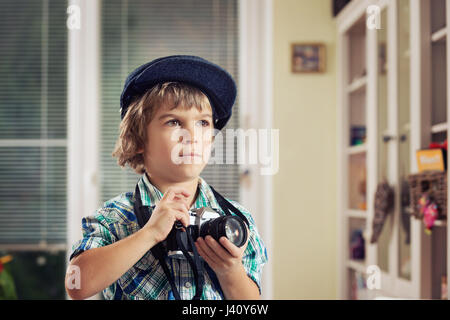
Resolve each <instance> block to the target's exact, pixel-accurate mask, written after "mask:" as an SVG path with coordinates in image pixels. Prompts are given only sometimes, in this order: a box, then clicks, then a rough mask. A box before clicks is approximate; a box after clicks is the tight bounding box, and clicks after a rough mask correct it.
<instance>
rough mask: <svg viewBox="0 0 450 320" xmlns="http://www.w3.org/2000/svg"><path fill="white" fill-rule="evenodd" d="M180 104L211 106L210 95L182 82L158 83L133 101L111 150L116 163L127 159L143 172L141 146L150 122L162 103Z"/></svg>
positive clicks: (184, 106) (120, 163)
mask: <svg viewBox="0 0 450 320" xmlns="http://www.w3.org/2000/svg"><path fill="white" fill-rule="evenodd" d="M179 106H181V107H182V108H183V109H185V110H189V109H190V108H192V107H196V108H197V109H198V110H199V111H202V110H204V108H206V109H207V110H208V109H211V104H210V102H209V99H208V97H207V96H206V95H205V94H204V93H203V92H202V91H201V90H199V89H198V88H196V87H193V86H190V85H188V84H186V83H182V82H164V83H159V84H157V85H155V86H154V87H152V88H150V89H149V90H147V91H146V92H145V93H144V94H143V95H142V96H141V97H139V98H138V99H136V100H135V101H133V102H132V103H130V105H129V107H128V110H127V112H126V114H125V116H124V118H123V119H122V122H121V123H120V126H119V138H118V139H117V142H116V145H115V148H114V151H113V152H112V156H113V157H116V158H117V164H118V165H119V166H121V167H122V168H123V167H125V166H126V164H127V163H128V165H129V166H130V167H131V168H132V169H133V170H134V171H135V172H136V173H137V174H144V172H146V170H145V164H144V154H143V153H142V152H139V150H145V147H146V141H147V126H148V124H149V123H150V122H151V121H152V119H153V117H154V115H155V114H156V112H157V111H158V110H159V109H160V108H161V107H165V108H168V109H170V110H172V109H175V108H178V107H179ZM211 110H212V109H211Z"/></svg>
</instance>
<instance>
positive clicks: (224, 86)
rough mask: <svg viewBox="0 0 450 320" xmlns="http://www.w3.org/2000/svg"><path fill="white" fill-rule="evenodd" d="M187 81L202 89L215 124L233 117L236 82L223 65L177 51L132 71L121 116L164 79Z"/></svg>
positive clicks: (126, 83)
mask: <svg viewBox="0 0 450 320" xmlns="http://www.w3.org/2000/svg"><path fill="white" fill-rule="evenodd" d="M169 81H176V82H184V83H187V84H189V85H192V86H194V87H196V88H198V89H199V90H201V91H202V92H203V93H204V94H205V95H206V96H207V97H208V98H209V102H210V104H211V107H212V111H213V118H214V127H215V128H216V129H218V130H220V129H222V128H223V127H224V126H225V125H226V123H227V122H228V120H229V119H230V117H231V108H232V107H233V104H234V102H235V100H236V83H235V82H234V80H233V77H232V76H231V75H230V74H229V73H228V72H227V71H226V70H224V69H223V68H221V67H220V66H218V65H216V64H214V63H212V62H209V61H207V60H205V59H203V58H200V57H197V56H188V55H176V56H168V57H162V58H158V59H156V60H153V61H150V62H148V63H146V64H144V65H142V66H140V67H138V68H137V69H135V70H134V71H133V72H131V73H130V75H129V76H128V77H127V79H126V81H125V85H124V88H123V91H122V94H121V96H120V109H121V112H120V114H121V118H122V119H123V118H124V116H125V114H126V112H127V109H128V106H129V104H130V103H131V102H133V101H134V100H135V99H137V98H138V97H140V96H142V95H143V94H144V93H145V92H146V91H147V90H148V89H150V88H152V87H153V86H154V85H156V84H158V83H161V82H169Z"/></svg>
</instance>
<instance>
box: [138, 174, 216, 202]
mask: <svg viewBox="0 0 450 320" xmlns="http://www.w3.org/2000/svg"><path fill="white" fill-rule="evenodd" d="M138 185H139V190H140V193H141V200H142V205H144V206H154V205H156V204H157V203H158V202H159V201H160V200H161V199H162V197H163V193H162V192H161V191H160V190H159V189H158V188H157V187H156V186H154V185H153V184H152V183H151V182H150V180H149V179H148V177H147V174H146V173H144V174H143V175H142V176H141V178H140V179H139V181H138ZM197 190H199V192H198V195H197V198H196V199H195V202H194V204H193V205H192V207H191V209H192V208H201V207H210V208H213V209H215V210H219V211H222V209H221V208H220V205H219V203H218V202H217V200H216V197H215V196H214V194H213V192H212V191H211V188H210V187H209V185H208V183H207V182H206V181H205V180H204V179H203V178H202V177H200V176H199V177H198V187H197Z"/></svg>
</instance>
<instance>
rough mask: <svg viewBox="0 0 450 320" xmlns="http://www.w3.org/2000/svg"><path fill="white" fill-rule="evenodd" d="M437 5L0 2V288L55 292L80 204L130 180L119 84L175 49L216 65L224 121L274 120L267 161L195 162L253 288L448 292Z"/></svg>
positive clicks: (343, 295) (21, 294)
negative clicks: (238, 212) (235, 206)
mask: <svg viewBox="0 0 450 320" xmlns="http://www.w3.org/2000/svg"><path fill="white" fill-rule="evenodd" d="M448 17H450V3H449V0H421V1H415V0H352V1H349V0H315V1H310V0H147V1H143V0H89V1H88V0H78V1H75V0H72V1H61V0H33V1H26V0H14V1H13V0H1V1H0V299H5V298H6V299H67V296H66V293H65V289H64V276H65V272H66V268H67V265H68V262H69V260H68V257H69V255H70V253H71V247H72V245H73V244H74V243H75V242H76V241H77V240H78V239H80V238H81V219H82V217H83V216H87V215H91V214H93V213H94V212H95V210H96V209H98V208H100V207H101V206H102V204H103V203H104V202H105V201H107V200H109V199H111V198H113V197H115V196H117V195H119V194H121V193H124V192H130V191H133V190H134V186H135V184H136V182H137V181H138V179H139V176H138V175H136V174H135V173H134V172H133V171H132V170H131V169H129V168H127V169H126V170H124V169H121V168H120V167H119V166H118V165H117V164H116V161H115V159H114V158H113V157H112V156H111V152H112V151H113V147H114V144H115V141H116V139H117V136H118V128H119V122H120V113H119V107H120V105H119V98H120V94H121V92H122V88H123V84H124V82H125V79H126V77H127V76H128V74H129V73H130V72H131V71H132V70H134V69H135V68H136V67H138V66H140V65H142V64H144V63H146V62H148V61H151V60H153V59H155V58H158V57H161V56H167V55H175V54H191V55H198V56H201V57H203V58H205V59H207V60H210V61H212V62H214V63H217V64H219V65H221V66H222V67H224V68H225V69H226V70H228V71H229V72H230V73H231V74H232V75H233V77H234V78H235V80H236V82H237V84H238V97H237V101H236V104H235V107H234V109H233V117H232V118H231V120H230V122H229V123H228V124H227V127H226V128H230V129H236V128H243V129H244V130H247V129H253V128H257V129H268V130H270V129H276V130H279V131H278V136H277V137H276V140H275V144H274V145H272V153H271V154H272V160H271V161H272V162H271V165H272V167H273V168H275V170H273V171H272V173H271V174H269V175H263V174H261V169H262V168H266V167H267V166H268V165H267V163H263V161H262V160H261V158H260V159H259V160H260V161H259V162H258V163H257V164H250V163H245V164H242V165H238V164H223V165H221V164H214V165H209V166H207V167H206V169H205V170H204V171H203V172H202V177H203V178H204V179H205V180H206V181H207V182H208V183H210V184H211V185H213V186H214V187H215V188H216V189H217V190H218V191H219V192H221V193H222V194H224V195H226V196H227V197H228V198H231V199H235V200H237V201H238V202H240V203H241V204H243V205H244V206H245V207H247V208H248V209H249V210H250V212H251V213H252V215H253V216H254V218H255V221H256V223H257V225H258V229H259V231H260V234H261V236H262V238H263V240H264V242H265V244H266V246H267V250H268V254H269V262H268V264H267V265H266V266H265V268H264V274H263V282H262V287H263V289H262V297H263V298H264V299H391V298H413V299H448V291H449V289H448V279H447V277H446V276H447V273H448V271H449V268H450V264H449V263H448V256H449V255H448V248H449V246H448V244H449V243H450V242H449V241H450V236H449V235H448V232H447V224H446V216H447V207H446V199H447V195H448V191H447V171H446V168H447V161H448V160H447V158H446V150H447V147H446V141H447V132H448V127H449V124H448V121H447V114H448V110H449V109H450V107H449V102H448V98H447V94H448V93H447V92H448V91H447V87H448V85H447V84H448V81H447V77H448V74H449V72H448V71H447V63H446V61H447V57H448V53H449V52H450V50H449V49H448V48H447V47H448V42H447V41H446V39H447V30H448V28H447V25H448V23H447V19H448ZM225 142H226V141H225ZM419 150H437V151H433V152H434V153H432V154H431V155H429V158H426V159H425V161H424V162H427V159H428V162H430V161H431V162H436V163H437V164H436V165H437V167H436V166H431V167H429V168H425V169H424V168H422V167H421V164H423V163H420V161H418V158H417V151H419ZM228 152H233V153H234V154H236V153H237V152H238V150H237V149H236V146H233V147H231V148H230V149H226V153H228ZM427 155H428V154H426V155H424V156H427ZM419 158H420V157H419ZM435 159H437V160H436V161H435ZM439 164H440V165H441V166H438V165H439ZM379 186H381V188H378V187H379ZM382 187H384V189H383V188H382ZM380 190H381V191H380ZM423 195H428V196H429V197H430V198H429V201H431V202H432V203H437V208H438V209H437V211H438V215H437V216H436V215H433V211H432V210H431V209H430V210H428V211H427V210H425V208H428V207H425V206H423V207H421V208H420V209H421V210H420V212H419V211H417V210H419V209H417V208H418V207H417V205H418V203H419V200H420V197H421V196H423ZM430 208H431V207H430ZM422 209H423V210H422ZM430 212H431V213H430ZM427 219H428V220H427ZM430 221H431V222H430ZM93 298H94V299H101V298H102V297H101V296H100V295H98V296H95V297H93Z"/></svg>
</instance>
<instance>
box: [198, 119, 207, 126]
mask: <svg viewBox="0 0 450 320" xmlns="http://www.w3.org/2000/svg"><path fill="white" fill-rule="evenodd" d="M199 123H200V124H201V126H202V127H208V126H209V121H208V120H200V121H199Z"/></svg>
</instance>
